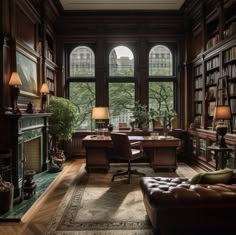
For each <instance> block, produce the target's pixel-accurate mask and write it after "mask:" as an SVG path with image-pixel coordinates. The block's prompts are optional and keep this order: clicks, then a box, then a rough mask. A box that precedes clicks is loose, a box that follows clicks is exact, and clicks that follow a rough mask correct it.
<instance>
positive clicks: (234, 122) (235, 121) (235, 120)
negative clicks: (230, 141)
mask: <svg viewBox="0 0 236 235" xmlns="http://www.w3.org/2000/svg"><path fill="white" fill-rule="evenodd" d="M232 128H233V130H236V115H234V116H233V118H232Z"/></svg>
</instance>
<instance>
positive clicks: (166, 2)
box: [60, 0, 184, 11]
mask: <svg viewBox="0 0 236 235" xmlns="http://www.w3.org/2000/svg"><path fill="white" fill-rule="evenodd" d="M60 2H61V5H62V7H63V8H64V10H73V11H75V10H79V11H81V10H179V9H180V8H181V6H182V5H183V3H184V0H60Z"/></svg>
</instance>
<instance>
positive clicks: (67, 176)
mask: <svg viewBox="0 0 236 235" xmlns="http://www.w3.org/2000/svg"><path fill="white" fill-rule="evenodd" d="M84 162H85V160H84V159H74V160H71V161H69V162H67V163H66V164H65V168H64V170H63V171H62V172H61V174H60V175H59V176H58V177H57V179H56V180H55V181H54V183H53V185H52V186H51V187H50V188H49V189H48V190H47V192H46V193H44V194H43V195H42V196H41V197H40V199H39V200H38V201H37V202H36V203H35V204H34V205H33V206H32V207H31V208H30V210H29V211H28V212H27V213H26V215H25V216H24V217H23V218H22V221H21V222H20V223H1V224H0V234H1V235H42V234H44V232H45V230H46V228H47V225H48V223H49V221H50V220H51V218H52V216H53V215H54V213H55V211H56V209H57V207H58V205H59V204H60V202H61V200H62V198H63V197H64V195H65V193H66V191H67V189H68V187H69V186H70V184H71V182H72V181H73V179H74V177H75V176H76V174H77V172H78V171H79V169H80V167H81V165H82V163H84Z"/></svg>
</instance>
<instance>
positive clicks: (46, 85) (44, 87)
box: [40, 82, 49, 94]
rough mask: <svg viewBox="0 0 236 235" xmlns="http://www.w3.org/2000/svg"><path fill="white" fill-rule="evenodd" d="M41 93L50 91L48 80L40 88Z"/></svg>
mask: <svg viewBox="0 0 236 235" xmlns="http://www.w3.org/2000/svg"><path fill="white" fill-rule="evenodd" d="M40 93H44V94H47V93H49V89H48V84H47V83H46V82H45V83H43V84H42V87H41V89H40Z"/></svg>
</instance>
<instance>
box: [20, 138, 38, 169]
mask: <svg viewBox="0 0 236 235" xmlns="http://www.w3.org/2000/svg"><path fill="white" fill-rule="evenodd" d="M41 140H42V137H41V136H40V137H36V138H34V139H30V140H26V141H24V153H23V154H24V170H34V171H36V172H37V173H38V172H41V171H42V158H41V155H42V154H41V143H42V141H41Z"/></svg>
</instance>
